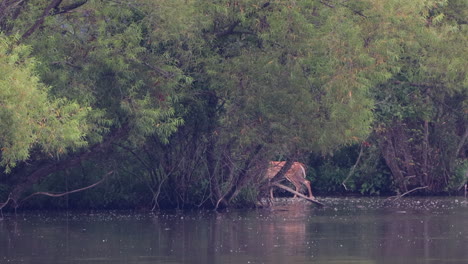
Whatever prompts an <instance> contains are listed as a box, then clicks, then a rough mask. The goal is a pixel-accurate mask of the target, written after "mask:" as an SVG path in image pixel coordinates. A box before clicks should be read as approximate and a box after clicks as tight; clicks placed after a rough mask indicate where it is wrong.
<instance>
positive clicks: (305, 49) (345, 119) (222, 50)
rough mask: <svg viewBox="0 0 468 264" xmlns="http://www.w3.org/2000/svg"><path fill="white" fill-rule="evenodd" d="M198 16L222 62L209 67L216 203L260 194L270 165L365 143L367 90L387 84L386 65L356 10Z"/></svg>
mask: <svg viewBox="0 0 468 264" xmlns="http://www.w3.org/2000/svg"><path fill="white" fill-rule="evenodd" d="M357 4H359V3H357ZM364 7H366V6H364ZM203 10H204V11H203V13H204V14H207V15H208V16H211V17H213V21H212V23H211V24H209V25H208V26H207V27H206V29H205V30H204V32H205V35H206V36H207V37H206V38H207V39H208V40H209V41H211V45H212V46H213V48H214V49H215V51H216V52H217V54H218V59H216V60H214V61H212V64H210V65H208V66H207V74H209V76H210V87H211V90H212V91H213V92H214V93H215V94H216V98H217V100H218V105H219V107H218V109H219V110H218V113H217V115H218V122H219V125H218V127H217V128H216V129H214V131H213V133H212V135H211V137H210V143H211V146H210V147H208V151H207V160H208V162H207V163H208V166H209V171H210V175H211V177H210V179H211V185H210V186H211V187H212V188H213V190H212V193H213V194H215V195H214V196H215V197H217V199H218V200H217V201H218V202H222V203H225V202H229V201H232V200H233V199H234V198H235V197H236V196H237V195H238V194H239V191H240V190H242V189H243V188H245V187H246V186H256V184H258V182H259V181H261V180H263V178H262V167H263V168H264V164H266V161H267V160H271V159H274V158H278V157H279V156H282V157H283V158H285V159H290V160H291V159H300V158H301V154H304V153H308V152H319V153H328V152H331V151H333V150H334V149H336V148H338V147H339V146H342V145H344V144H350V143H354V142H359V141H360V140H363V139H364V138H365V137H366V136H367V134H368V133H369V131H370V126H371V122H372V107H373V102H372V99H371V96H370V94H369V89H370V88H371V87H373V86H374V85H377V84H379V83H381V82H384V81H386V80H388V78H390V76H391V74H392V72H391V71H392V69H391V68H389V67H386V66H387V65H385V63H386V60H392V58H389V57H388V56H386V55H385V51H384V50H383V49H380V50H379V49H378V45H381V46H383V45H384V44H383V43H381V42H379V40H374V39H372V38H371V37H369V36H367V33H368V32H367V31H366V30H367V28H366V27H367V26H369V24H370V22H369V21H368V18H367V16H366V15H365V14H364V13H363V9H362V7H361V6H359V5H356V6H352V5H347V4H345V3H342V2H338V1H337V2H332V1H326V2H322V1H299V2H296V1H270V2H265V1H231V2H227V3H221V4H220V3H217V2H211V3H210V4H208V5H206V6H204V8H203ZM252 183H253V184H252ZM247 189H248V188H247Z"/></svg>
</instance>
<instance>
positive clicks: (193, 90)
mask: <svg viewBox="0 0 468 264" xmlns="http://www.w3.org/2000/svg"><path fill="white" fill-rule="evenodd" d="M467 12H468V2H467V1H464V0H418V1H406V2H405V1H400V0H349V1H341V0H323V1H319V0H304V1H259V0H240V1H239V0H235V1H234V0H232V1H231V0H229V1H202V0H188V1H187V0H159V1H151V0H130V1H98V0H53V1H46V0H38V1H34V2H30V1H22V0H10V1H2V2H1V3H0V209H1V210H14V209H17V208H20V209H21V208H25V209H26V208H35V209H41V208H57V209H59V208H89V209H94V208H102V209H105V208H135V209H138V208H149V209H150V210H157V209H158V208H219V209H222V208H230V207H238V208H239V207H254V206H255V204H256V203H257V202H258V201H261V200H262V199H264V198H265V197H267V196H268V194H269V189H270V187H272V186H274V185H276V187H278V185H277V184H283V183H284V182H283V183H278V182H276V180H278V179H281V178H282V177H283V175H284V173H285V172H286V171H287V170H288V169H289V168H290V166H291V164H293V163H294V162H300V163H303V164H305V167H306V168H305V171H306V173H305V174H306V179H307V180H308V181H310V182H311V183H312V191H313V193H314V195H317V197H320V196H327V195H336V194H339V195H350V194H353V195H354V194H358V195H364V196H396V197H407V196H413V195H427V196H431V195H456V194H458V195H465V196H466V184H467V182H468V144H467V140H468V115H467V113H468V100H467V99H468V59H467V58H468V50H467V49H466V43H468V26H467V25H468V22H467V20H466V18H467V17H468V13H467ZM270 161H285V166H284V168H282V169H281V170H280V171H279V172H278V175H276V176H275V177H274V179H275V181H271V182H270V181H268V180H267V179H265V173H266V171H267V169H268V164H269V162H270ZM284 184H286V183H284ZM287 186H289V185H287ZM278 189H279V188H276V192H277V195H279V196H288V195H292V194H290V193H287V191H286V192H283V191H279V190H278ZM283 189H285V188H283ZM464 193H465V194H464ZM318 201H320V199H319V200H318Z"/></svg>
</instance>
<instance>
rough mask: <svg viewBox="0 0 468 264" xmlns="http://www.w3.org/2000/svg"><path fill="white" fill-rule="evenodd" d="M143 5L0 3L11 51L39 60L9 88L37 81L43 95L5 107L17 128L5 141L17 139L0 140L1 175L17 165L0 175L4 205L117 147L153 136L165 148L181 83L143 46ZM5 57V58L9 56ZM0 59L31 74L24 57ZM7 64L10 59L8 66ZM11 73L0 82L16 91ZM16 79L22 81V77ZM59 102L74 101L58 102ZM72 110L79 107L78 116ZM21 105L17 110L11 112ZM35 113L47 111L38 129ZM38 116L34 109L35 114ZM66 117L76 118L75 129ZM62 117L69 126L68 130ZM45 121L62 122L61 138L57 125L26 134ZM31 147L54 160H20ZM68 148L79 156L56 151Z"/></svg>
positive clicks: (166, 61) (0, 21)
mask: <svg viewBox="0 0 468 264" xmlns="http://www.w3.org/2000/svg"><path fill="white" fill-rule="evenodd" d="M147 6H148V5H147V3H144V2H143V1H134V2H128V3H114V2H102V1H52V2H50V1H36V2H23V1H8V2H5V1H4V2H2V4H1V6H0V7H1V8H2V11H4V12H2V15H1V17H0V27H1V28H0V29H1V30H2V31H3V32H4V34H6V35H10V36H13V35H18V36H20V37H19V38H18V39H17V41H16V43H19V44H20V45H29V46H30V47H31V48H30V50H31V55H32V56H34V58H35V59H36V60H37V61H39V62H40V63H38V64H37V67H36V69H35V73H34V74H33V75H32V77H29V78H25V81H24V82H25V83H24V84H18V86H27V85H28V84H27V83H26V82H29V83H30V84H32V86H31V88H30V89H34V88H35V87H39V86H40V84H38V83H39V81H38V77H39V78H40V80H41V81H40V82H42V83H44V84H45V85H43V86H44V87H46V86H47V87H50V88H47V89H45V88H44V89H41V91H40V92H36V93H37V94H38V95H39V96H38V99H35V100H38V101H37V103H34V104H28V103H27V101H25V102H20V101H19V99H20V98H23V100H26V99H27V100H32V99H33V98H31V97H25V96H27V95H28V94H25V93H21V92H18V96H17V98H14V97H11V98H10V97H9V98H7V99H5V100H7V101H8V102H9V103H10V104H11V106H12V107H11V108H12V110H11V112H12V114H11V115H10V116H11V118H12V119H14V120H13V121H12V124H15V123H18V124H19V125H21V124H22V125H23V127H18V128H19V129H20V130H21V131H19V133H18V134H13V136H15V137H17V138H19V137H22V138H26V139H27V140H20V139H18V140H16V139H15V140H3V142H7V143H8V144H10V143H11V144H10V145H11V147H10V145H8V146H6V147H5V148H3V149H2V158H3V161H2V165H7V166H9V167H7V169H9V168H10V167H12V166H13V165H17V167H16V169H15V173H14V174H13V175H11V174H10V175H9V176H5V177H6V178H8V179H9V180H8V181H9V182H10V184H11V189H10V191H11V197H12V199H13V200H15V201H19V200H20V199H21V197H22V196H23V195H24V192H26V191H28V190H29V189H30V188H31V186H32V185H33V184H35V183H37V182H39V181H41V180H43V179H45V178H46V177H47V176H49V175H50V174H52V173H54V172H57V171H60V170H65V169H69V168H73V167H76V166H78V165H80V164H82V162H84V161H86V160H87V159H90V158H91V157H93V158H98V157H100V156H103V155H102V153H105V151H108V150H109V149H110V148H111V147H112V145H111V144H112V143H116V142H117V141H118V140H123V141H126V142H128V143H129V144H130V145H132V146H141V145H142V144H144V142H145V139H146V138H148V137H153V136H154V137H157V138H158V139H159V140H161V141H167V140H168V137H169V135H171V134H172V133H173V132H174V131H175V130H176V129H177V127H178V126H179V125H181V124H182V120H181V119H180V118H178V117H175V116H174V108H173V105H174V104H176V102H177V100H178V99H177V94H176V92H175V91H177V90H178V89H182V88H183V87H185V86H187V85H189V83H190V80H189V79H187V78H185V77H184V76H183V74H182V73H181V71H179V70H178V68H177V65H175V64H173V61H172V60H171V59H170V58H167V57H165V56H163V55H161V54H159V53H158V54H156V52H153V50H152V49H151V48H152V46H151V44H150V42H151V41H152V39H151V38H149V36H148V34H147V32H148V29H149V28H150V27H151V25H152V23H155V21H151V20H150V19H148V17H149V16H148V14H149V13H150V12H149V11H148V10H151V9H150V8H147ZM20 47H22V46H20ZM2 49H3V50H2V51H4V50H6V49H7V48H4V47H2ZM7 52H10V53H11V49H10V51H7ZM13 52H15V50H13ZM1 58H2V60H6V61H7V62H8V63H10V64H9V65H5V66H4V67H6V68H7V69H8V67H10V66H11V65H16V64H18V63H19V65H25V66H23V68H25V70H24V71H31V67H33V64H31V65H29V64H25V63H24V62H25V61H26V62H30V60H29V59H28V54H26V55H25V56H24V57H21V58H18V55H17V54H16V53H12V54H9V58H8V57H7V58H5V57H4V55H2V57H1ZM15 59H16V60H18V63H16V64H15ZM23 60H24V61H23ZM2 66H3V65H2ZM16 72H18V71H16ZM16 72H15V71H7V72H5V75H3V74H2V78H3V77H4V76H5V78H6V80H7V81H8V82H11V83H13V84H16V83H17V82H18V81H15V78H17V77H16V76H15V75H14V74H16ZM2 73H3V72H2ZM20 74H22V75H23V76H26V75H28V74H29V73H28V72H25V73H20ZM20 77H22V76H20ZM7 86H8V85H3V86H2V87H3V88H2V89H3V90H5V89H7V88H5V87H7ZM3 90H2V92H3ZM6 91H8V90H6ZM30 95H34V94H30ZM54 97H57V98H64V99H61V101H60V100H58V101H57V102H56V101H52V102H50V103H49V102H48V101H47V100H46V98H54ZM67 99H68V100H71V101H72V102H76V103H67ZM77 103H78V104H79V105H82V106H83V107H84V108H79V106H78V104H77ZM41 104H46V105H45V106H42V105H41ZM47 104H50V106H49V105H47ZM22 105H23V106H25V109H22V108H18V109H17V108H16V106H18V107H19V106H22ZM35 105H38V106H40V107H41V109H42V108H44V107H46V106H48V107H49V108H51V109H50V111H51V112H50V113H49V112H46V113H42V114H43V115H44V117H43V118H42V119H44V120H47V121H41V120H34V119H35V118H39V117H37V116H34V115H31V114H35V112H34V111H31V109H29V108H28V107H34V106H35ZM33 109H34V108H33ZM41 109H39V108H38V109H37V110H36V111H37V112H39V111H42V112H44V111H45V110H41ZM86 109H89V110H86ZM85 110H86V111H85ZM20 111H23V112H20ZM80 111H81V112H80ZM15 113H16V114H15ZM53 114H55V115H57V117H56V118H55V119H53V118H48V117H49V116H52V115H53ZM28 115H29V117H28ZM68 116H71V117H73V116H77V117H80V118H81V119H79V120H80V122H78V121H75V119H76V118H75V119H72V118H71V117H68ZM28 118H30V119H33V121H30V119H28ZM67 119H71V120H70V122H67ZM54 120H57V121H54ZM2 122H3V117H2ZM33 122H38V124H34V123H33ZM45 122H52V123H54V122H57V123H59V124H62V123H63V124H65V125H62V128H61V129H62V130H63V131H62V132H64V133H59V132H60V131H58V130H57V127H58V128H60V127H59V126H58V125H57V126H55V127H52V128H48V127H46V129H48V131H43V130H37V129H36V128H35V127H32V128H30V127H31V126H34V125H36V126H40V125H43V123H45ZM46 125H47V123H46ZM72 125H73V126H72ZM67 126H68V127H67ZM28 130H32V132H33V136H34V133H36V134H37V133H38V132H40V133H42V134H41V137H36V138H37V139H36V138H35V137H31V136H30V135H29V134H31V133H29V134H28ZM55 130H57V133H59V134H58V136H57V135H56V132H55ZM65 132H66V133H65ZM23 133H24V135H23ZM10 134H11V133H10ZM72 136H74V137H72ZM41 140H42V141H47V142H48V143H49V145H51V146H53V147H54V148H52V147H51V148H52V150H57V151H59V152H60V153H63V154H62V155H51V156H49V155H40V154H38V155H28V154H26V150H27V149H26V147H27V146H29V145H30V143H29V142H33V141H35V142H37V141H39V145H41V144H40V143H42V142H41ZM49 141H50V142H49ZM3 142H2V143H3ZM35 142H33V143H35ZM72 143H74V144H72ZM78 143H80V145H79V146H82V147H83V146H85V148H80V149H77V150H78V151H75V152H70V153H68V154H65V153H64V152H65V150H64V149H65V147H67V146H68V145H70V146H75V145H78ZM86 143H87V144H86ZM21 144H23V145H26V146H22V145H21ZM42 145H44V146H45V147H47V146H48V145H46V144H42ZM2 147H3V146H2ZM10 149H12V150H16V149H17V150H16V152H17V153H12V154H11V152H8V151H10ZM18 153H19V154H18ZM15 155H16V156H15ZM25 159H28V162H27V163H21V164H19V165H18V164H15V163H14V162H15V161H21V160H25ZM98 168H102V170H112V169H115V168H106V167H103V166H98Z"/></svg>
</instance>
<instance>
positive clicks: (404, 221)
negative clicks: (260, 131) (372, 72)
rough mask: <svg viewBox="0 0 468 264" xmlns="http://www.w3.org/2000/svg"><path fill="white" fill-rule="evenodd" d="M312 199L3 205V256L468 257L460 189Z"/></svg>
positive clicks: (123, 259)
mask: <svg viewBox="0 0 468 264" xmlns="http://www.w3.org/2000/svg"><path fill="white" fill-rule="evenodd" d="M319 200H320V201H321V202H323V203H324V204H326V205H327V207H326V208H317V207H315V206H314V205H312V204H310V203H308V202H305V201H299V202H297V201H296V202H291V201H290V200H279V201H278V202H277V203H276V205H275V206H274V207H273V208H271V209H251V210H229V211H227V212H222V213H216V212H212V211H191V212H156V213H150V212H136V213H135V212H128V211H127V212H121V211H118V212H115V211H111V212H109V211H106V212H18V213H17V214H16V215H14V214H5V213H4V214H3V215H2V218H1V220H0V263H31V264H52V263H136V264H142V263H148V264H149V263H174V264H175V263H194V264H201V263H203V264H204V263H236V264H237V263H252V264H253V263H285V264H287V263H289V264H294V263H315V264H319V263H333V264H337V263H388V264H395V263H434V264H435V263H437V264H440V263H451V264H453V263H457V264H458V263H468V202H467V200H466V198H464V197H444V198H440V197H435V198H434V197H432V198H405V199H400V200H397V201H393V202H390V201H389V200H387V199H384V198H322V199H319Z"/></svg>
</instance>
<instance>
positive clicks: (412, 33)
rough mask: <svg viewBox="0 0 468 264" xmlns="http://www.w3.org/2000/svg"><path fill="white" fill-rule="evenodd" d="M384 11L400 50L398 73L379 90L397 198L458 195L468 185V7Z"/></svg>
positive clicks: (408, 6)
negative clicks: (410, 194) (420, 192)
mask: <svg viewBox="0 0 468 264" xmlns="http://www.w3.org/2000/svg"><path fill="white" fill-rule="evenodd" d="M383 7H384V8H385V10H387V15H388V16H389V18H382V20H388V21H389V23H388V25H389V26H390V27H391V28H395V29H398V30H394V31H393V32H392V33H389V31H382V32H386V33H383V34H385V35H387V38H388V40H389V41H393V42H394V43H396V44H397V45H395V46H396V47H398V48H399V50H397V52H396V53H395V56H396V58H397V60H395V63H394V66H395V67H397V69H398V70H397V71H396V72H395V74H394V75H393V76H392V78H391V79H390V80H389V81H388V82H385V83H384V84H381V85H379V86H376V87H375V89H374V90H373V93H374V94H375V98H376V100H377V104H376V106H377V107H376V114H377V115H376V117H377V118H376V124H375V136H376V137H377V138H378V140H377V142H378V145H379V148H380V150H381V154H382V156H383V157H384V159H385V161H386V164H387V165H388V167H389V168H390V170H391V172H392V175H393V179H394V182H395V185H396V188H397V191H398V192H400V193H405V192H408V191H411V190H419V189H425V190H426V191H428V192H431V193H435V192H442V191H447V190H450V189H452V191H453V190H455V189H456V188H459V187H460V185H461V184H463V183H464V182H466V178H465V177H466V176H465V171H466V166H467V164H466V161H463V160H464V159H466V153H465V151H466V138H467V135H468V132H467V131H468V130H467V129H466V127H467V118H466V113H464V112H466V102H467V100H466V99H467V95H468V94H467V92H468V86H467V85H468V79H467V68H468V64H467V62H466V57H467V56H468V54H467V50H466V42H467V38H466V36H467V34H466V33H467V27H466V10H467V6H466V2H464V1H414V2H411V3H410V2H408V3H404V4H402V5H398V6H392V5H390V4H389V3H385V4H384V5H383ZM380 30H382V28H380Z"/></svg>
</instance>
